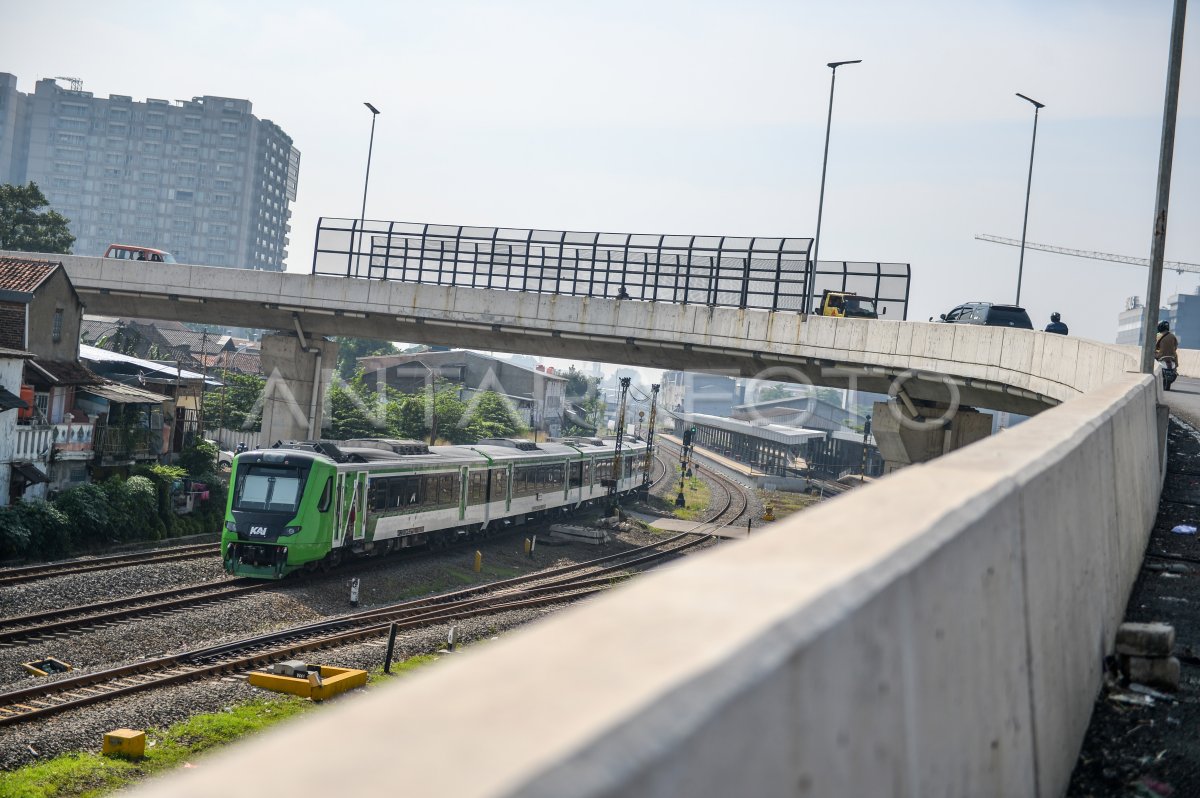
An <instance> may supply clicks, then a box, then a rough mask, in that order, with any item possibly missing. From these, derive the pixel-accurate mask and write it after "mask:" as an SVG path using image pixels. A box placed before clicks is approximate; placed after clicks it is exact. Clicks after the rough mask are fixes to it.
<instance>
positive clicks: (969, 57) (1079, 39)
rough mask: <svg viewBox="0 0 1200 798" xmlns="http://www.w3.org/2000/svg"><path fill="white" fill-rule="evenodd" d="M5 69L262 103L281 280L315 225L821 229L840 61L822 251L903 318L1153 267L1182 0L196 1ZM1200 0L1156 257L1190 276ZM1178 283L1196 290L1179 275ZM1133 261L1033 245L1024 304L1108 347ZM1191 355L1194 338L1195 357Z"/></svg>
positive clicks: (113, 20)
mask: <svg viewBox="0 0 1200 798" xmlns="http://www.w3.org/2000/svg"><path fill="white" fill-rule="evenodd" d="M0 6H2V10H3V19H4V24H3V26H2V27H0V71H8V72H12V73H14V74H16V75H17V76H18V78H19V88H20V89H21V90H22V91H31V90H32V89H33V84H34V82H35V81H36V80H37V79H38V78H42V77H53V76H56V75H70V76H75V77H79V78H82V79H83V81H84V88H85V89H87V90H89V91H92V92H95V93H96V94H97V95H99V96H107V95H108V94H112V93H115V94H128V95H132V96H133V97H134V98H135V99H138V100H142V99H145V98H146V97H156V98H163V99H171V100H174V99H181V98H190V97H192V96H193V95H201V94H212V95H221V96H229V97H238V98H247V99H249V100H251V101H252V102H253V103H254V112H255V114H257V115H258V116H259V117H262V118H267V119H271V120H273V121H275V122H276V123H278V124H279V125H280V126H281V127H282V128H283V129H284V130H285V131H287V133H288V134H289V135H291V136H292V137H293V138H294V139H295V143H296V146H297V147H298V148H299V149H300V151H301V153H302V155H301V166H300V187H299V200H298V202H297V203H296V204H295V206H294V208H293V211H294V215H293V218H292V225H293V231H292V235H291V239H292V242H291V247H290V254H289V259H288V262H289V269H290V270H292V271H308V270H309V269H310V267H311V258H312V238H313V229H314V228H315V226H316V221H317V218H318V217H319V216H322V215H325V216H341V217H356V216H357V215H358V213H359V209H360V204H361V202H362V187H363V171H364V167H365V162H366V153H367V139H368V134H369V131H370V122H371V119H370V113H369V112H368V111H367V110H366V108H364V107H363V101H370V102H372V103H373V104H374V105H375V106H376V107H378V108H379V109H380V111H381V112H382V113H381V115H380V116H379V119H378V123H377V127H376V132H375V152H374V157H373V161H372V167H371V188H370V196H369V199H368V205H367V216H368V217H371V218H375V219H392V220H404V221H421V222H438V223H453V224H459V223H461V224H477V225H507V226H514V227H541V228H549V229H573V230H586V231H593V230H602V231H616V232H646V233H659V232H664V233H689V234H691V233H702V234H726V235H744V236H751V235H763V236H783V235H786V236H810V235H812V234H813V232H814V229H815V226H816V216H817V198H818V197H817V195H818V189H819V185H820V173H821V148H822V144H823V138H824V134H825V114H826V107H827V102H828V96H829V69H828V68H827V67H826V66H825V63H826V62H828V61H833V60H845V59H854V58H861V59H863V63H862V64H858V65H854V66H849V67H843V68H841V69H839V70H838V83H837V97H836V101H835V107H834V118H833V135H832V143H831V146H830V153H829V177H828V184H827V188H826V198H825V219H824V223H823V235H822V242H821V243H822V245H821V255H822V256H823V257H824V258H836V259H858V260H884V261H903V262H910V263H911V264H912V269H913V284H912V303H911V306H910V311H909V318H910V319H924V318H927V317H929V316H930V315H936V314H937V313H941V312H945V311H946V310H948V309H949V308H950V307H951V306H953V305H954V304H957V303H959V302H963V301H969V300H991V301H998V302H1011V301H1012V300H1013V297H1014V293H1015V288H1016V275H1017V258H1018V252H1017V250H1016V249H1015V248H1010V247H1004V246H1000V245H996V244H989V243H983V242H979V241H975V240H974V238H973V236H974V235H975V234H976V233H992V234H995V235H1001V236H1007V237H1011V238H1019V237H1020V234H1021V214H1022V210H1023V205H1024V200H1025V180H1026V170H1027V168H1028V162H1029V146H1030V135H1031V129H1032V123H1033V109H1032V107H1031V106H1030V105H1029V104H1027V103H1026V102H1024V101H1023V100H1021V99H1019V98H1017V97H1015V96H1014V92H1022V93H1023V94H1027V95H1029V96H1031V97H1034V98H1035V99H1038V100H1040V101H1041V102H1043V103H1045V104H1046V108H1045V109H1043V110H1042V112H1041V117H1040V121H1039V124H1038V141H1037V157H1036V161H1035V165H1034V173H1033V194H1032V201H1031V207H1030V218H1029V233H1028V239H1029V240H1030V241H1034V242H1042V243H1049V244H1054V245H1059V246H1066V247H1074V248H1079V249H1089V250H1099V251H1104V252H1112V253H1118V254H1124V255H1132V256H1137V257H1148V256H1149V250H1150V234H1151V222H1152V216H1153V210H1154V194H1155V180H1156V175H1157V168H1158V150H1159V141H1160V135H1161V127H1162V106H1163V95H1164V88H1165V81H1166V61H1167V48H1168V39H1169V31H1170V17H1171V7H1172V4H1171V2H1170V0H1136V1H1135V2H1103V1H1101V0H1088V1H1086V2H1084V1H1080V2H1073V1H1070V0H1055V1H1054V2H1044V1H1043V2H1006V3H997V2H993V3H979V2H965V1H964V0H956V2H948V1H947V2H920V1H919V0H912V1H911V2H907V3H898V2H849V1H847V2H839V3H832V2H821V3H815V2H811V3H805V2H792V3H782V2H778V3H776V2H747V3H736V4H735V3H711V2H619V1H618V2H614V1H612V0H609V1H608V2H604V3H589V4H584V3H563V2H519V3H518V2H514V3H466V2H441V3H433V2H425V3H412V2H403V1H401V2H380V3H368V2H342V3H337V4H331V3H324V4H318V3H310V2H303V0H292V1H291V2H255V3H246V2H240V3H231V2H200V3H192V4H187V5H183V4H175V3H163V2H158V3H142V2H119V1H118V2H109V3H104V4H96V3H83V2H70V1H69V0H62V1H60V2H57V3H52V4H34V3H27V2H16V1H15V0H2V1H0ZM1197 16H1200V8H1197V7H1196V4H1195V3H1193V8H1192V14H1191V16H1190V19H1189V25H1188V28H1189V30H1188V31H1187V37H1186V48H1185V53H1184V62H1183V89H1182V93H1181V98H1180V114H1179V124H1178V131H1177V144H1176V153H1175V169H1174V180H1173V189H1172V195H1171V208H1170V223H1169V230H1168V240H1167V258H1168V259H1170V260H1181V261H1190V262H1200V28H1198V26H1200V23H1198V22H1197V20H1196V18H1197ZM1164 283H1165V285H1164V293H1165V294H1169V293H1173V292H1174V291H1176V290H1184V291H1192V290H1195V287H1196V285H1197V277H1196V276H1195V275H1184V276H1182V277H1177V275H1176V274H1175V273H1174V272H1171V273H1168V275H1167V276H1166V278H1165V280H1164ZM1145 287H1146V270H1145V269H1143V268H1140V267H1136V266H1125V265H1117V264H1111V263H1103V262H1098V261H1090V260H1079V259H1076V258H1068V257H1064V256H1060V255H1053V254H1048V253H1041V252H1036V251H1027V252H1026V257H1025V279H1024V285H1023V289H1022V300H1023V304H1024V305H1025V306H1026V307H1027V308H1028V309H1029V311H1030V315H1031V316H1032V317H1033V319H1034V322H1035V324H1037V325H1039V326H1040V325H1043V324H1045V322H1046V321H1047V316H1048V315H1049V313H1050V312H1051V311H1053V310H1059V311H1061V312H1062V313H1063V316H1064V320H1065V321H1067V323H1068V324H1069V325H1070V326H1071V331H1072V333H1073V334H1079V335H1084V336H1088V337H1093V338H1097V339H1099V340H1103V341H1111V340H1113V338H1114V337H1115V334H1116V315H1117V313H1118V312H1119V311H1120V310H1122V308H1123V305H1124V300H1125V298H1126V297H1128V296H1132V295H1135V294H1140V295H1144V293H1145ZM1189 343H1190V344H1191V345H1194V346H1200V342H1185V345H1187V344H1189Z"/></svg>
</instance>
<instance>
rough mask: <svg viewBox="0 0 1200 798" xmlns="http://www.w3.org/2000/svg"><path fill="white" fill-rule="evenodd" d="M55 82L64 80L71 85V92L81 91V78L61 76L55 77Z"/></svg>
mask: <svg viewBox="0 0 1200 798" xmlns="http://www.w3.org/2000/svg"><path fill="white" fill-rule="evenodd" d="M54 79H55V80H65V81H66V82H67V83H70V84H71V91H83V78H64V77H63V76H62V75H55V76H54Z"/></svg>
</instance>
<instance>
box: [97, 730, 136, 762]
mask: <svg viewBox="0 0 1200 798" xmlns="http://www.w3.org/2000/svg"><path fill="white" fill-rule="evenodd" d="M101 750H102V752H103V753H104V755H105V756H123V757H127V758H128V759H141V758H142V757H144V756H145V755H146V733H145V732H144V731H135V730H134V729H114V730H113V731H110V732H109V733H108V734H106V735H104V743H103V744H102V746H101Z"/></svg>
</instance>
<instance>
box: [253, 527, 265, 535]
mask: <svg viewBox="0 0 1200 798" xmlns="http://www.w3.org/2000/svg"><path fill="white" fill-rule="evenodd" d="M250 534H251V535H260V536H263V537H265V536H266V534H267V528H266V527H265V526H252V527H250Z"/></svg>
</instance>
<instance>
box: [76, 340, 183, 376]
mask: <svg viewBox="0 0 1200 798" xmlns="http://www.w3.org/2000/svg"><path fill="white" fill-rule="evenodd" d="M79 357H80V358H82V359H83V360H90V361H92V362H93V363H129V364H132V365H134V366H137V367H138V368H139V369H142V370H143V371H146V372H153V373H155V374H162V375H165V376H169V377H171V379H175V378H177V377H178V378H179V379H184V380H200V379H204V375H203V374H198V373H196V372H194V371H188V370H187V369H176V368H173V367H170V366H163V365H160V364H158V363H155V362H154V361H153V360H143V359H142V358H140V357H133V356H132V355H123V354H121V353H120V352H110V351H109V350H107V349H100V348H99V347H95V346H88V345H87V344H80V345H79Z"/></svg>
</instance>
